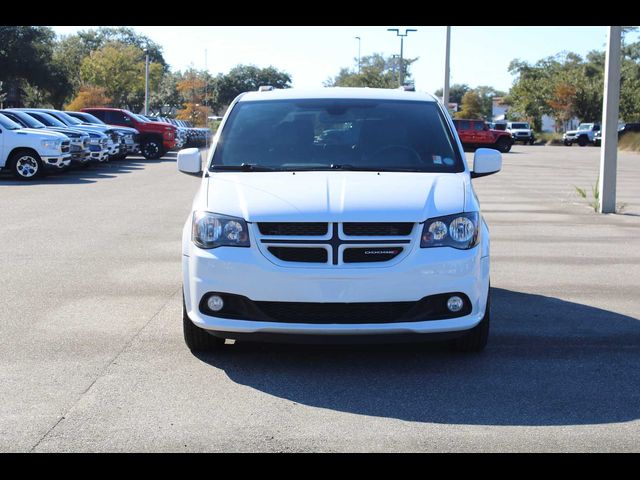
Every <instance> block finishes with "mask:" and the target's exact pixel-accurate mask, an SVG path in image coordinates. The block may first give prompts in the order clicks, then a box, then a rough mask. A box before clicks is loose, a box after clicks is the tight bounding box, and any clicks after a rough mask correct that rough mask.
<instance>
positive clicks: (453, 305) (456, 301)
mask: <svg viewBox="0 0 640 480" xmlns="http://www.w3.org/2000/svg"><path fill="white" fill-rule="evenodd" d="M463 306H464V301H463V300H462V299H461V298H460V297H458V296H457V295H454V296H453V297H449V300H447V308H448V309H449V311H451V312H459V311H460V310H462V307H463ZM221 308H222V307H221Z"/></svg>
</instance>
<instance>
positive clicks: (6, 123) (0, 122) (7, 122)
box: [0, 113, 22, 130]
mask: <svg viewBox="0 0 640 480" xmlns="http://www.w3.org/2000/svg"><path fill="white" fill-rule="evenodd" d="M0 126H2V127H4V128H6V129H7V130H18V129H20V128H22V127H21V126H20V125H19V124H17V123H16V122H14V121H13V120H11V119H10V118H8V117H5V116H4V115H3V114H2V113H0Z"/></svg>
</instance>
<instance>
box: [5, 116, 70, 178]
mask: <svg viewBox="0 0 640 480" xmlns="http://www.w3.org/2000/svg"><path fill="white" fill-rule="evenodd" d="M69 145H70V141H69V138H68V137H67V136H66V135H63V134H62V133H57V132H42V131H40V130H36V129H31V128H22V127H21V126H20V125H18V124H17V123H15V122H14V121H13V120H11V119H9V118H8V117H6V116H4V115H2V114H1V113H0V169H9V170H11V171H12V172H13V173H14V175H15V176H16V177H18V178H19V179H22V180H33V179H35V178H37V177H39V176H40V175H41V174H42V173H43V171H44V170H47V169H55V170H58V169H62V168H64V167H66V166H68V165H69V163H70V162H71V153H70V152H69Z"/></svg>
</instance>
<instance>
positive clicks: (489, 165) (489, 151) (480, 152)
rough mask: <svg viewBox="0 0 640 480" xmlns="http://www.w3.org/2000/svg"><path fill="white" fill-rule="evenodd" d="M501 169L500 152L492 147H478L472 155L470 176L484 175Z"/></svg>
mask: <svg viewBox="0 0 640 480" xmlns="http://www.w3.org/2000/svg"><path fill="white" fill-rule="evenodd" d="M501 169H502V154H501V153H500V152H499V151H498V150H494V149H493V148H479V149H477V150H476V153H475V155H474V156H473V171H472V172H471V178H477V177H485V176H487V175H491V174H492V173H497V172H499V171H500V170H501Z"/></svg>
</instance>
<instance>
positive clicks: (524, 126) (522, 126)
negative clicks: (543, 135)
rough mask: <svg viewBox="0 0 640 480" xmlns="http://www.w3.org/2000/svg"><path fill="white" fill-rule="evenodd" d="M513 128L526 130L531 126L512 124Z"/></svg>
mask: <svg viewBox="0 0 640 480" xmlns="http://www.w3.org/2000/svg"><path fill="white" fill-rule="evenodd" d="M511 128H524V129H528V128H529V124H528V123H512V124H511Z"/></svg>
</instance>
